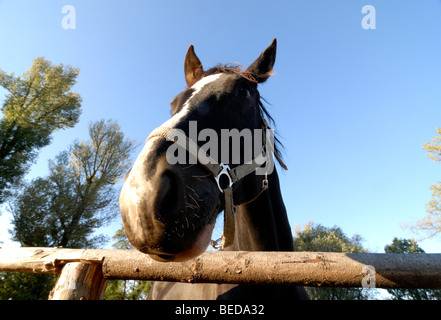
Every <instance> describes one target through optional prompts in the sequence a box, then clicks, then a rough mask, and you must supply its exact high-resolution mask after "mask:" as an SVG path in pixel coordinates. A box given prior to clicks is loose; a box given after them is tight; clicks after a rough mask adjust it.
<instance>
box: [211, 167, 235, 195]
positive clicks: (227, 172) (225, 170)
mask: <svg viewBox="0 0 441 320" xmlns="http://www.w3.org/2000/svg"><path fill="white" fill-rule="evenodd" d="M219 167H221V168H222V170H221V171H220V172H219V173H218V174H217V176H216V177H215V178H214V179H216V182H217V187H218V188H219V191H220V192H221V193H224V189H222V187H221V185H220V177H221V176H222V175H226V176H227V178H228V181H229V183H228V187H227V188H231V187H232V186H233V179H232V178H231V176H230V173H229V170H230V166H229V165H228V164H223V163H220V164H219ZM227 188H225V189H227Z"/></svg>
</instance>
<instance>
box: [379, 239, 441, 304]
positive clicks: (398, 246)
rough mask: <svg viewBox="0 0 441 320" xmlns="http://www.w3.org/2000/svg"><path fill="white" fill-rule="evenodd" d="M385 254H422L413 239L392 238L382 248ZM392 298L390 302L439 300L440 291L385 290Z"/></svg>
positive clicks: (421, 250) (422, 251)
mask: <svg viewBox="0 0 441 320" xmlns="http://www.w3.org/2000/svg"><path fill="white" fill-rule="evenodd" d="M384 252H386V253H407V254H418V253H424V250H423V249H422V248H420V247H419V246H418V244H417V242H416V241H415V240H414V239H398V238H396V237H395V238H394V239H393V241H392V243H391V244H390V245H386V246H385V247H384ZM387 292H389V294H391V295H392V296H393V298H392V300H440V299H441V290H429V289H387Z"/></svg>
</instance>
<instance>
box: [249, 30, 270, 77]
mask: <svg viewBox="0 0 441 320" xmlns="http://www.w3.org/2000/svg"><path fill="white" fill-rule="evenodd" d="M276 51H277V39H276V38H274V39H273V41H272V42H271V44H270V45H269V47H268V48H266V49H265V50H264V51H263V52H262V53H261V55H260V56H259V58H257V59H256V61H254V62H253V63H252V64H251V65H250V66H249V67H248V69H247V72H249V73H251V74H252V75H253V76H254V77H255V78H256V80H257V81H258V82H259V83H261V82H265V81H266V80H267V79H268V78H269V76H270V75H272V74H273V72H272V70H273V66H274V62H276Z"/></svg>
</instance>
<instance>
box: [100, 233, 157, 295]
mask: <svg viewBox="0 0 441 320" xmlns="http://www.w3.org/2000/svg"><path fill="white" fill-rule="evenodd" d="M113 239H114V240H116V242H115V243H114V244H113V247H114V248H115V249H132V247H131V246H130V243H129V241H128V239H127V236H126V235H125V233H124V231H123V229H119V230H118V231H117V232H116V233H115V235H114V236H113ZM151 286H152V282H151V281H140V280H108V281H107V288H106V292H105V293H104V300H145V298H146V297H147V294H148V292H149V291H150V288H151Z"/></svg>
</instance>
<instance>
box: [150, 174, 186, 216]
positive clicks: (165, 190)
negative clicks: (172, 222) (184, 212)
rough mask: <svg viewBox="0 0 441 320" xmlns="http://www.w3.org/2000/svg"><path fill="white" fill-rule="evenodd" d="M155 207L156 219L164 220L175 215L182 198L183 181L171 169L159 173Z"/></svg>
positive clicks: (179, 207)
mask: <svg viewBox="0 0 441 320" xmlns="http://www.w3.org/2000/svg"><path fill="white" fill-rule="evenodd" d="M158 180H159V181H158V182H159V183H158V185H157V198H156V199H157V200H156V205H157V207H156V208H155V211H156V216H157V219H158V220H160V221H162V222H166V221H167V220H169V219H170V218H172V217H174V216H175V215H177V214H178V213H179V211H180V209H181V202H182V199H183V195H182V192H183V190H182V189H183V181H182V179H181V177H180V176H179V175H178V174H177V173H176V172H174V171H173V170H169V169H166V170H164V171H163V172H162V173H160V174H159V177H158Z"/></svg>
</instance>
